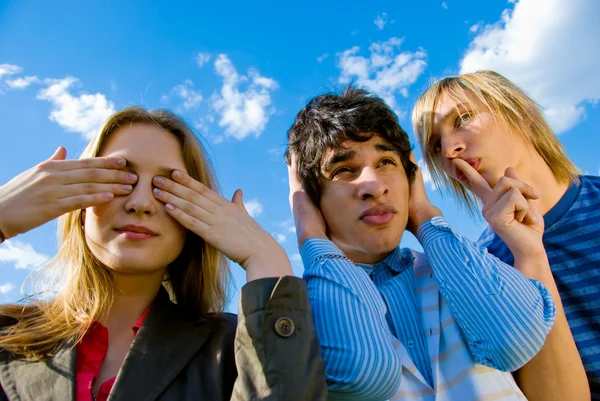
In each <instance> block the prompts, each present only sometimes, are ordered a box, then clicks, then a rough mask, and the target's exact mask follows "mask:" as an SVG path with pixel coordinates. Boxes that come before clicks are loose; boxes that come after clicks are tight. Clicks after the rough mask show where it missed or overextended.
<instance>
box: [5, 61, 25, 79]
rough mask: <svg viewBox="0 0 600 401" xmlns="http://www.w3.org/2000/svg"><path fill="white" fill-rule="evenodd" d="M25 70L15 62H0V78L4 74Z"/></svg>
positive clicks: (13, 73)
mask: <svg viewBox="0 0 600 401" xmlns="http://www.w3.org/2000/svg"><path fill="white" fill-rule="evenodd" d="M21 71H23V68H21V67H19V66H18V65H14V64H0V78H2V77H3V76H4V75H15V74H18V73H20V72H21Z"/></svg>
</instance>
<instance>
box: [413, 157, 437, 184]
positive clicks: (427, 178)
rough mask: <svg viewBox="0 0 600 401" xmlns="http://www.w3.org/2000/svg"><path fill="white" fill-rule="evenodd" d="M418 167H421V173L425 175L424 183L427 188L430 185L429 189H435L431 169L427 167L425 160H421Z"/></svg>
mask: <svg viewBox="0 0 600 401" xmlns="http://www.w3.org/2000/svg"><path fill="white" fill-rule="evenodd" d="M417 165H418V166H419V169H420V170H421V173H422V174H423V183H424V184H425V186H427V184H429V187H430V188H431V189H435V188H436V186H435V183H434V182H433V180H432V178H431V173H430V172H429V168H428V167H427V164H426V163H425V160H423V159H420V160H418V161H417Z"/></svg>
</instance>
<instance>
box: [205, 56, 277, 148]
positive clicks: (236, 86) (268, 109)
mask: <svg viewBox="0 0 600 401" xmlns="http://www.w3.org/2000/svg"><path fill="white" fill-rule="evenodd" d="M215 71H216V73H217V75H219V76H220V77H221V78H222V80H223V86H222V87H221V90H220V92H219V93H214V94H213V98H212V101H213V103H212V105H213V108H214V110H215V111H216V112H217V114H219V115H220V120H219V126H220V127H225V134H226V135H227V136H231V137H234V138H236V139H244V138H246V137H248V136H250V135H253V136H255V137H258V136H260V134H261V133H262V132H263V131H264V129H265V126H266V125H267V122H268V121H269V119H270V117H271V116H272V115H273V113H274V112H275V108H274V107H273V106H272V105H271V104H272V99H271V92H272V91H274V90H275V89H277V87H278V84H277V82H275V80H273V79H271V78H266V77H263V76H261V75H260V73H259V72H258V71H257V70H255V69H250V70H248V75H247V76H243V75H239V74H238V73H237V71H236V69H235V66H234V65H233V63H232V62H231V61H230V60H229V58H228V57H227V55H225V54H220V55H219V56H218V57H217V59H216V61H215ZM242 85H245V86H246V90H245V91H243V90H241V89H240V87H241V86H242Z"/></svg>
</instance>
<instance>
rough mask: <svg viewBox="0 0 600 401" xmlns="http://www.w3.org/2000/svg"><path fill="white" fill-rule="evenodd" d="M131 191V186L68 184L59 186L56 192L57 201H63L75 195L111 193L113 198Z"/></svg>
mask: <svg viewBox="0 0 600 401" xmlns="http://www.w3.org/2000/svg"><path fill="white" fill-rule="evenodd" d="M131 191H133V186H132V185H129V184H93V183H83V184H70V185H61V186H59V188H58V189H57V190H56V196H57V198H58V199H64V198H68V197H71V196H75V195H80V194H81V195H83V194H86V195H92V194H98V193H108V192H110V193H112V194H114V195H115V196H123V195H129V194H130V193H131Z"/></svg>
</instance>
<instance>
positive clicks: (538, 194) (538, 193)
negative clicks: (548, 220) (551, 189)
mask: <svg viewBox="0 0 600 401" xmlns="http://www.w3.org/2000/svg"><path fill="white" fill-rule="evenodd" d="M533 194H534V195H535V196H537V197H538V198H539V197H540V196H542V194H540V192H539V191H538V190H537V189H535V188H534V189H533Z"/></svg>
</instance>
